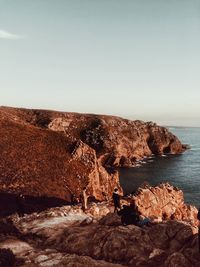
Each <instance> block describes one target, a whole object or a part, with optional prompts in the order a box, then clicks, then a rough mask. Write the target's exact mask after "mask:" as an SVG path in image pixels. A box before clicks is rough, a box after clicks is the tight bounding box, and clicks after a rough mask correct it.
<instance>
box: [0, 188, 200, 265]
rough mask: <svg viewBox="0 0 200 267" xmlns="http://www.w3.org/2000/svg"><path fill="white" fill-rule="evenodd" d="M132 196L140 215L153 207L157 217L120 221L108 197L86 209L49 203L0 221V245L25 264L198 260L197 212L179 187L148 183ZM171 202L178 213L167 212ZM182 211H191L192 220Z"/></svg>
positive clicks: (199, 262) (181, 262)
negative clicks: (141, 221) (47, 206)
mask: <svg viewBox="0 0 200 267" xmlns="http://www.w3.org/2000/svg"><path fill="white" fill-rule="evenodd" d="M161 196H162V197H163V199H162V202H161V199H159V198H160V197H161ZM155 199H156V201H155ZM134 201H135V202H136V204H137V205H138V208H139V209H140V211H141V213H142V215H143V216H144V215H146V216H147V214H148V216H151V215H152V213H155V214H153V215H154V217H156V212H157V215H158V216H160V222H159V221H158V219H157V220H154V222H153V223H152V224H151V225H149V226H144V227H138V226H135V225H127V226H123V225H122V224H121V218H120V217H119V216H118V215H117V214H116V213H113V206H112V205H111V203H109V202H104V203H90V204H89V207H88V210H86V212H83V211H82V209H81V205H77V206H63V207H58V208H51V209H49V210H46V211H43V212H41V213H33V214H31V215H25V216H24V217H18V216H17V215H15V216H14V215H13V216H11V217H9V218H5V219H4V220H3V221H1V222H0V225H1V226H2V231H1V235H0V249H11V250H12V252H13V253H14V255H15V256H16V259H17V261H18V262H23V265H22V266H24V267H28V266H29V267H31V266H38V267H42V266H57V267H60V266H77V267H79V266H91V267H92V266H97V267H101V266H102V267H103V266H108V267H115V266H116V267H118V266H130V267H132V266H140V267H147V266H151V267H155V266H161V267H172V266H179V267H197V266H199V265H200V254H199V246H198V227H197V226H195V223H193V222H195V221H196V216H197V214H196V213H189V212H190V208H189V207H188V210H189V211H188V210H185V207H186V206H184V205H185V204H184V201H183V193H182V191H180V190H178V189H177V188H174V187H172V186H170V185H169V184H162V185H160V186H157V187H154V188H153V187H149V188H148V187H147V186H146V188H143V189H142V188H141V189H140V190H139V191H138V194H137V195H136V196H134ZM151 201H154V202H152V203H151ZM159 202H161V203H159ZM149 203H151V205H149ZM169 203H170V205H169ZM172 204H173V205H172ZM159 205H160V206H159ZM162 205H163V206H162ZM167 205H169V207H168V208H166V206H167ZM153 206H155V208H154V209H151V210H149V209H150V207H151V208H152V207H153ZM173 206H175V207H176V208H177V209H179V211H181V214H182V216H181V219H178V217H174V218H173V219H171V218H169V217H168V216H167V215H168V214H169V213H170V212H171V210H172V207H173ZM156 207H157V208H156ZM181 208H182V209H183V210H181ZM147 212H148V213H147ZM173 212H174V209H173ZM175 212H176V210H175ZM163 213H166V214H167V215H165V217H164V218H163V216H162V215H163ZM183 214H190V216H191V217H190V219H191V218H192V220H190V219H189V220H188V217H184V216H185V215H184V216H183ZM192 216H193V217H192ZM157 218H158V217H157ZM184 218H185V219H186V221H184ZM70 264H71V265H70Z"/></svg>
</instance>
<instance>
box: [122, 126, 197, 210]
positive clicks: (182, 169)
mask: <svg viewBox="0 0 200 267" xmlns="http://www.w3.org/2000/svg"><path fill="white" fill-rule="evenodd" d="M169 130H170V131H171V132H172V133H174V134H175V135H176V136H178V138H179V139H180V140H181V141H182V143H184V144H190V145H191V149H190V150H188V151H186V152H185V153H183V154H182V155H178V156H167V157H155V158H151V159H147V160H146V162H144V163H143V164H142V166H141V167H136V168H128V169H121V170H120V183H121V185H122V187H123V189H124V193H131V192H134V191H135V190H136V189H137V187H138V186H140V185H141V184H142V183H143V182H144V181H147V182H148V183H149V184H151V185H157V184H159V183H160V182H166V181H168V182H169V183H170V184H172V185H174V186H178V187H179V188H180V189H182V190H183V192H184V196H185V201H186V202H187V203H190V204H193V205H196V206H200V128H169Z"/></svg>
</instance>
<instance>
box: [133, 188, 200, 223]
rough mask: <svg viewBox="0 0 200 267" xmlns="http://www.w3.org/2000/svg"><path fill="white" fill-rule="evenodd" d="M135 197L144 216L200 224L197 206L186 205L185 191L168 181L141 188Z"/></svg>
mask: <svg viewBox="0 0 200 267" xmlns="http://www.w3.org/2000/svg"><path fill="white" fill-rule="evenodd" d="M133 199H134V202H135V203H136V206H137V208H138V210H139V212H140V213H141V214H142V215H143V216H146V217H152V218H154V219H156V220H158V221H162V220H166V219H173V220H174V219H177V220H180V221H186V222H189V223H190V224H192V225H198V220H197V212H198V210H197V208H196V207H194V206H191V205H186V204H185V203H184V197H183V192H182V191H181V190H180V189H178V188H177V187H173V186H172V185H170V184H168V183H164V184H161V185H159V186H155V187H151V186H148V185H147V186H145V188H139V189H138V190H137V192H136V193H135V195H134V197H133Z"/></svg>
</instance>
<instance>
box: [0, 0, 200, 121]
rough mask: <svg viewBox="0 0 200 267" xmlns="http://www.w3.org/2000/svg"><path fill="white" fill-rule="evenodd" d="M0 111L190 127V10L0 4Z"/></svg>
mask: <svg viewBox="0 0 200 267" xmlns="http://www.w3.org/2000/svg"><path fill="white" fill-rule="evenodd" d="M0 105H7V106H17V107H28V108H30V107H31V108H45V109H46V108H48V109H57V110H64V111H76V112H89V113H101V114H102V113H104V114H113V115H119V116H122V117H127V118H130V119H143V120H146V121H147V120H153V121H156V122H158V123H160V124H171V125H191V126H200V1H199V0H168V1H166V0H0Z"/></svg>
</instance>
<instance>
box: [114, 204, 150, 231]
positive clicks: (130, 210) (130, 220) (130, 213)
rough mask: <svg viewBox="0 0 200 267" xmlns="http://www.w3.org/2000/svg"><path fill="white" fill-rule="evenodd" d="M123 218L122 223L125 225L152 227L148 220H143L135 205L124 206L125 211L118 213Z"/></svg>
mask: <svg viewBox="0 0 200 267" xmlns="http://www.w3.org/2000/svg"><path fill="white" fill-rule="evenodd" d="M117 213H118V215H120V216H121V222H122V224H123V225H129V224H134V225H137V226H140V227H141V226H144V225H150V223H151V221H150V220H149V219H148V218H144V219H142V220H141V218H140V213H139V212H138V210H137V208H136V206H135V204H134V203H132V204H130V205H129V206H128V205H123V209H121V210H120V211H118V212H117Z"/></svg>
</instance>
